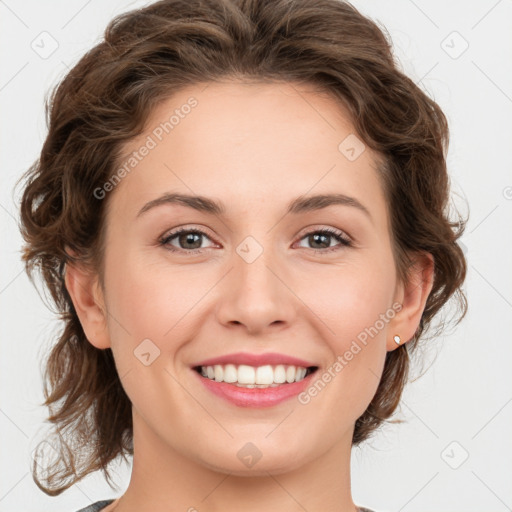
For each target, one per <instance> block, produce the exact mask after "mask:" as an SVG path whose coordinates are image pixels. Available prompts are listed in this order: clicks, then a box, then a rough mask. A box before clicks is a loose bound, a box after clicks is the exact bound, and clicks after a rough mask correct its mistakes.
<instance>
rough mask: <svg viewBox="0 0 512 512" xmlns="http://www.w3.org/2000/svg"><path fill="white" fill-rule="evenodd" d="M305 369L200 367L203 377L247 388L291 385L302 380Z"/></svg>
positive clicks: (296, 367)
mask: <svg viewBox="0 0 512 512" xmlns="http://www.w3.org/2000/svg"><path fill="white" fill-rule="evenodd" d="M306 372H307V369H306V368H303V367H301V366H284V365H282V364H278V365H276V366H271V365H269V364H268V365H265V366H257V367H254V366H247V365H245V364H241V365H238V368H237V367H236V366H235V365H234V364H226V365H222V364H216V365H214V366H201V374H202V375H203V377H207V378H208V379H212V380H215V381H217V382H229V383H237V384H242V385H244V384H246V385H248V386H254V385H258V384H259V385H265V386H272V385H278V384H283V383H284V382H288V383H292V382H298V381H300V380H302V379H303V378H304V377H305V376H306Z"/></svg>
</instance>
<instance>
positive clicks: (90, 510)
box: [77, 500, 374, 512]
mask: <svg viewBox="0 0 512 512" xmlns="http://www.w3.org/2000/svg"><path fill="white" fill-rule="evenodd" d="M113 501H114V500H103V501H97V502H96V503H93V504H92V505H89V506H88V507H85V508H81V509H80V510H78V511H77V512H99V511H100V510H101V509H103V508H105V507H106V506H107V505H110V504H111V503H112V502H113ZM359 512H374V511H373V510H370V509H369V508H364V507H359Z"/></svg>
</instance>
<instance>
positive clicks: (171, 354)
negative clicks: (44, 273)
mask: <svg viewBox="0 0 512 512" xmlns="http://www.w3.org/2000/svg"><path fill="white" fill-rule="evenodd" d="M190 96H194V97H195V98H196V99H197V101H198V105H197V106H196V107H195V108H194V109H192V111H191V112H190V114H188V115H187V116H185V117H184V118H183V119H181V120H180V123H179V124H178V125H177V126H176V127H175V128H174V129H173V131H172V132H171V133H169V134H168V135H165V136H164V137H163V139H162V141H161V142H159V144H158V145H157V147H155V148H154V149H152V150H151V151H150V152H149V154H148V155H147V156H146V157H145V158H144V159H143V160H142V161H141V162H140V163H139V164H138V165H137V166H136V168H135V169H134V170H133V171H131V172H130V173H129V174H128V175H126V176H125V177H124V178H123V179H122V181H121V183H119V184H118V185H117V187H116V188H115V189H114V190H113V191H112V192H109V195H107V197H106V199H105V200H108V213H107V217H106V222H107V238H106V253H105V262H104V263H105V282H104V288H103V287H102V286H101V285H100V283H99V280H98V278H97V274H96V273H94V272H91V271H88V270H87V269H85V268H81V267H78V266H74V267H72V266H70V267H68V269H67V273H66V286H67V288H68V290H69V293H70V295H71V297H72V300H73V303H74V305H75V309H76V311H77V314H78V315H79V318H80V321H81V323H82V326H83V328H84V331H85V333H86V335H87V338H88V340H89V341H90V343H92V344H93V345H94V346H95V347H97V348H99V349H105V348H108V347H110V348H111V349H112V351H113V354H114V358H115V361H116V366H117V370H118V373H119V375H120V377H121V380H122V384H123V387H124V389H125V390H126V393H127V395H128V396H129V398H130V400H131V402H132V404H133V407H132V411H133V425H134V458H133V469H132V476H131V480H130V483H129V486H128V489H127V491H126V493H125V494H124V495H123V496H122V497H121V499H118V500H116V501H115V502H114V503H113V504H111V505H110V506H109V507H107V508H106V509H105V510H106V511H107V512H111V511H112V510H115V511H116V512H128V511H135V510H137V511H146V510H147V511H150V510H151V511H153V512H160V511H162V512H163V511H166V512H168V511H169V510H173V511H174V510H183V511H189V512H192V511H194V510H198V511H201V512H218V511H223V512H231V511H239V510H244V511H245V512H256V511H258V512H259V511H261V510H279V511H281V512H292V511H293V512H295V511H299V510H300V511H303V510H331V511H351V512H353V511H355V510H357V508H356V505H355V504H354V502H353V500H352V496H351V490H350V451H351V440H352V434H353V430H354V424H355V421H356V420H357V418H358V417H359V416H360V415H361V414H363V412H364V411H365V410H366V408H367V406H368V404H369V403H370V401H371V399H372V398H373V396H374V394H375V391H376V389H377V386H378V383H379V379H380V376H381V375H382V370H383V365H384V360H385V356H386V353H387V351H390V350H394V349H396V347H397V345H396V343H395V342H394V341H393V336H394V335H395V334H399V335H400V336H401V338H402V341H403V342H406V341H407V340H410V339H411V338H412V337H413V336H414V333H415V331H416V329H417V327H418V325H419V321H420V318H421V315H422V312H423V310H424V307H425V302H426V299H427V297H428V294H429V293H430V290H431V288H432V277H433V260H432V257H431V255H417V264H416V266H415V267H414V269H413V272H412V274H411V278H410V281H409V282H408V283H401V282H399V280H398V279H397V275H396V272H395V265H394V261H393V255H392V251H391V234H390V232H389V225H388V222H389V220H388V219H389V216H388V212H387V205H386V202H385V198H384V194H383V191H382V189H381V186H380V182H379V180H378V175H377V170H376V161H377V155H375V154H374V153H373V152H372V151H371V150H370V148H368V147H366V148H365V151H363V153H362V154H361V155H360V156H359V157H358V158H357V159H356V160H354V161H349V160H348V159H347V158H346V157H345V155H344V154H342V153H341V152H340V151H339V150H338V146H339V144H340V142H341V141H343V139H345V137H347V136H348V135H349V134H353V133H355V129H354V127H353V126H352V124H351V122H350V119H349V117H348V115H347V111H346V110H345V109H344V108H343V107H342V106H341V105H340V104H339V103H338V102H336V101H335V100H334V99H333V98H331V97H329V96H327V95H325V94H321V93H319V92H318V91H315V90H313V89H306V88H304V87H303V86H301V87H299V86H298V85H297V84H282V83H281V84H254V83H253V84H248V83H241V82H235V81H230V82H221V83H215V84H208V86H207V87H206V88H205V85H204V84H202V85H201V86H199V85H196V86H191V87H188V88H187V89H184V90H182V91H181V92H180V93H178V94H176V95H175V96H173V97H172V98H171V99H169V100H167V101H165V102H164V103H162V104H160V105H159V106H158V107H157V108H156V110H155V111H154V112H152V114H151V117H150V119H149V121H148V124H147V127H148V128H147V130H146V131H145V132H144V133H143V134H142V135H141V136H140V137H139V138H137V139H136V140H132V141H130V143H128V144H127V145H126V146H125V148H124V149H125V154H129V153H130V152H131V151H134V150H137V149H138V148H140V146H141V144H142V143H143V142H144V141H145V140H146V137H147V136H148V135H150V134H151V132H152V130H153V129H154V128H155V127H156V126H158V124H159V123H160V122H162V121H164V120H166V119H169V117H170V115H171V114H172V112H173V111H174V110H175V109H176V108H179V107H180V106H181V105H183V104H185V103H186V102H187V99H188V98H190ZM164 192H180V193H185V194H195V195H202V196H207V197H209V198H214V199H216V200H221V201H223V202H224V203H225V205H226V213H225V214H224V215H222V216H221V215H213V214H209V213H205V212H199V211H197V210H194V209H191V208H189V207H187V206H184V205H176V204H165V205H162V206H158V207H155V208H153V209H150V210H148V211H147V212H146V213H144V214H143V215H141V216H139V217H137V213H138V212H139V210H140V209H141V208H142V207H143V206H144V205H145V204H146V203H147V202H148V201H151V200H153V199H155V198H157V197H159V196H160V195H161V194H163V193H164ZM333 192H338V193H344V194H347V195H349V196H352V197H355V198H357V199H358V200H359V201H360V202H361V203H362V204H364V205H365V206H366V207H367V208H368V210H369V212H370V214H371V219H370V218H368V217H367V216H366V215H365V214H364V213H363V212H362V211H360V210H358V209H357V208H354V207H352V206H347V205H334V206H329V207H327V208H323V209H318V210H315V211H309V212H306V213H300V214H297V215H294V214H288V215H285V210H286V206H287V205H288V203H289V202H290V201H291V200H293V199H295V198H297V197H298V196H301V195H304V194H307V195H315V194H321V193H333ZM180 226H185V227H187V228H198V229H201V230H202V231H204V232H205V233H206V235H204V236H203V237H202V238H201V239H200V240H199V242H198V243H197V245H196V246H193V245H192V246H191V245H190V244H189V245H186V244H187V239H186V238H185V239H184V240H183V238H182V240H181V245H180V238H179V237H175V238H174V239H173V240H172V242H171V241H170V242H168V245H171V246H172V247H174V248H175V249H177V250H178V251H179V250H180V249H181V252H176V253H173V252H171V251H170V250H169V249H167V248H166V247H165V246H162V245H159V243H158V240H159V239H160V238H161V237H163V236H164V235H166V234H168V233H169V232H170V231H171V230H173V229H174V228H177V227H180ZM325 228H331V229H335V230H338V231H340V232H341V233H342V234H343V235H344V236H346V237H348V238H350V239H351V240H352V241H353V246H352V247H346V246H343V245H341V244H340V243H339V241H338V240H337V239H335V238H333V237H331V238H327V239H326V240H325V241H324V244H323V245H322V242H321V241H320V243H317V244H316V245H315V242H314V240H312V239H311V237H308V236H307V235H308V234H310V233H315V232H316V231H315V230H318V229H325ZM249 235H250V236H252V237H253V238H254V239H255V240H257V242H258V243H259V244H260V246H261V247H262V248H263V253H262V254H261V255H260V256H259V257H258V258H257V259H256V260H255V261H254V262H252V263H248V262H247V261H245V260H244V259H243V258H241V257H240V256H239V254H238V253H237V252H236V249H237V247H238V246H239V244H240V243H241V242H242V241H243V240H244V239H245V238H246V237H247V236H249ZM199 246H200V247H202V248H203V252H202V253H200V254H191V253H190V251H191V249H190V247H199ZM333 247H336V250H334V251H331V252H330V253H327V252H326V251H327V249H328V248H333ZM315 249H316V252H315ZM187 251H189V252H188V253H187ZM321 251H323V252H324V254H322V253H321ZM395 302H398V303H400V304H401V305H402V309H401V311H400V312H399V313H397V314H395V315H394V317H393V318H392V319H390V320H389V321H388V322H387V323H385V326H384V328H382V329H381V330H380V331H379V332H378V334H377V335H375V336H374V337H373V338H370V341H369V342H368V344H367V345H366V346H363V349H362V350H361V351H360V352H359V353H358V354H357V355H355V356H354V358H353V359H352V360H351V361H350V362H349V364H347V365H346V366H345V367H344V368H343V370H342V371H341V372H339V373H337V375H336V377H335V378H334V379H332V381H331V382H330V383H328V385H327V386H325V388H324V389H323V390H322V391H321V393H319V394H318V395H317V396H316V397H314V398H312V399H311V401H310V402H309V403H307V404H301V403H299V402H298V400H297V397H295V398H292V399H290V400H286V401H284V402H282V403H280V404H278V405H276V406H273V407H270V408H266V409H257V408H253V409H251V408H245V407H237V406H235V405H233V404H231V403H229V402H226V401H224V400H222V399H221V398H219V397H217V396H216V395H213V394H212V393H211V392H209V391H208V390H207V389H205V388H204V386H203V385H202V384H201V383H200V382H199V380H198V379H197V376H196V375H194V374H193V370H192V369H191V365H193V364H194V363H197V362H199V361H201V360H204V359H206V358H210V357H215V356H220V355H224V354H228V353H232V352H238V351H246V352H252V353H263V352H279V353H283V354H289V355H294V356H297V357H300V358H303V359H306V360H308V361H313V362H315V364H317V365H318V366H319V367H320V370H319V372H321V371H322V369H326V368H328V367H329V366H331V365H332V363H333V362H334V361H335V360H336V358H337V356H338V355H343V354H344V353H345V352H346V351H347V350H348V349H349V347H350V345H351V343H352V341H353V340H355V339H356V337H357V335H358V334H359V333H361V332H362V331H364V329H365V328H368V327H370V326H372V325H374V324H375V322H376V320H377V319H379V315H381V314H383V313H386V311H389V310H390V308H392V305H393V303H395ZM147 338H149V339H150V340H152V342H153V343H154V344H155V345H156V346H158V348H159V350H160V355H159V357H157V358H156V359H155V360H154V361H153V362H152V363H151V364H150V365H149V366H145V365H144V364H142V363H141V361H140V360H139V359H138V358H137V357H135V356H134V350H135V349H136V348H137V347H138V345H139V344H140V343H141V342H142V340H144V339H147ZM248 442H251V443H253V444H254V445H255V446H256V447H257V448H258V450H259V451H260V452H261V454H262V457H261V459H260V460H259V461H258V462H257V463H256V464H254V465H253V466H252V467H250V468H249V467H246V466H245V465H244V464H243V463H242V462H241V461H240V459H239V458H238V457H237V452H238V451H239V450H240V449H241V448H242V447H243V446H244V445H245V444H246V443H248ZM192 507H194V508H192Z"/></svg>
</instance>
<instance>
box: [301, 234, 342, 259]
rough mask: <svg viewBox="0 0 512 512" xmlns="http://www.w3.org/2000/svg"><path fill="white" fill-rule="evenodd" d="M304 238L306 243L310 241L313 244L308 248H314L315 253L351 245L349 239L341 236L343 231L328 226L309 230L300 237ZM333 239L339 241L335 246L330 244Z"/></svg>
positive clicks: (336, 249) (327, 251) (323, 252)
mask: <svg viewBox="0 0 512 512" xmlns="http://www.w3.org/2000/svg"><path fill="white" fill-rule="evenodd" d="M304 239H307V241H308V243H311V244H312V245H313V247H310V248H311V249H314V250H315V253H318V254H325V253H330V252H333V251H338V250H340V248H343V247H351V246H352V242H351V240H349V239H348V238H346V237H345V236H343V233H342V232H341V231H338V230H335V229H330V228H325V229H319V230H315V231H310V232H309V233H306V235H305V236H303V237H302V238H301V240H304ZM333 239H334V240H337V241H338V242H339V244H338V245H337V246H334V247H332V246H331V242H332V241H333ZM315 246H316V247H315ZM340 246H341V247H340Z"/></svg>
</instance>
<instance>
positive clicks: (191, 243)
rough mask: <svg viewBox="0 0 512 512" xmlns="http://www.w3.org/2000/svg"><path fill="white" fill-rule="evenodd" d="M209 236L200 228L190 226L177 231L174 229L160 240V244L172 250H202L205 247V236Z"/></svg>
mask: <svg viewBox="0 0 512 512" xmlns="http://www.w3.org/2000/svg"><path fill="white" fill-rule="evenodd" d="M205 237H206V238H208V239H209V237H208V236H207V235H206V233H204V232H203V231H201V230H199V229H190V228H180V229H177V230H176V231H173V232H171V233H169V234H168V235H166V236H165V237H164V238H163V239H162V240H160V245H163V246H165V247H166V248H167V249H169V250H170V251H178V252H180V251H182V252H192V253H193V252H200V251H201V250H202V249H204V248H205V247H201V245H202V242H203V238H205ZM175 239H176V242H177V244H178V247H176V245H175V244H173V243H171V241H172V240H175Z"/></svg>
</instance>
